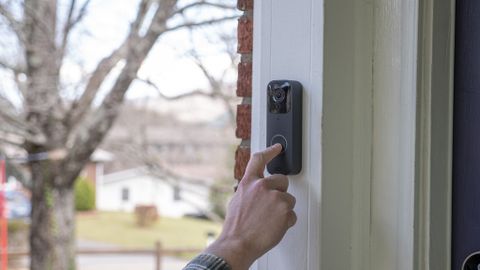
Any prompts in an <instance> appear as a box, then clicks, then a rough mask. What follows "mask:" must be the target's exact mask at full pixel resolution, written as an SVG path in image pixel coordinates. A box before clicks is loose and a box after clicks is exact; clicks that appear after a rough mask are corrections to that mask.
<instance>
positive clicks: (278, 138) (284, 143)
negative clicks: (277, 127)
mask: <svg viewBox="0 0 480 270" xmlns="http://www.w3.org/2000/svg"><path fill="white" fill-rule="evenodd" d="M276 143H279V144H281V145H282V152H280V153H284V152H285V151H286V150H287V146H288V143H287V139H285V137H283V136H282V135H280V134H277V135H275V136H273V137H272V139H271V140H270V145H274V144H276Z"/></svg>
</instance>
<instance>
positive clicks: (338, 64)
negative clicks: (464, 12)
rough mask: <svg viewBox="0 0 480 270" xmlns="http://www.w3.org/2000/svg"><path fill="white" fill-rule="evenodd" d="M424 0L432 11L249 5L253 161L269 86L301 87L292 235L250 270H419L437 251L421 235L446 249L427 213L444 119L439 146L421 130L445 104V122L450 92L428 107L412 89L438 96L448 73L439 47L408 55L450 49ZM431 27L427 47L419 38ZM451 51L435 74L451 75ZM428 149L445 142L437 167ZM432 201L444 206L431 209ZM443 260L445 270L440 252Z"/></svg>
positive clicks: (411, 4)
mask: <svg viewBox="0 0 480 270" xmlns="http://www.w3.org/2000/svg"><path fill="white" fill-rule="evenodd" d="M429 1H435V2H439V1H438V0H425V1H420V0H373V1H356V0H343V1H339V0H322V1H319V0H299V1H288V0H265V1H255V11H254V23H255V25H254V56H253V59H254V60H253V62H254V66H253V72H254V74H253V99H252V104H253V109H252V110H253V111H252V115H253V117H252V150H253V151H256V150H259V149H263V148H264V147H265V112H266V106H265V104H266V95H265V88H266V85H267V83H268V82H269V81H270V80H273V79H296V80H299V81H300V82H302V84H303V85H304V87H305V93H304V96H305V100H304V107H305V108H304V157H303V158H304V166H303V168H304V170H303V172H302V173H301V174H300V175H299V176H295V177H291V178H290V180H291V189H290V191H291V192H292V193H293V194H294V195H295V196H296V197H297V207H296V211H297V214H298V217H299V219H298V224H297V225H296V226H295V227H294V228H293V229H292V230H291V231H289V232H288V233H287V235H286V236H285V239H284V240H283V241H282V242H281V243H280V245H279V246H277V247H276V248H275V249H274V250H272V251H271V252H269V253H267V254H266V255H265V256H264V257H262V258H261V259H260V260H259V261H258V262H257V263H256V265H255V266H254V267H253V269H257V270H266V269H275V270H287V269H322V270H330V269H357V270H367V269H368V270H370V269H371V270H384V269H391V270H413V269H418V270H420V269H421V270H424V269H426V268H422V267H420V265H422V266H424V265H426V264H422V263H420V261H431V260H433V259H435V258H434V256H433V255H432V254H431V253H432V249H430V246H431V245H432V244H434V242H435V241H436V240H434V239H430V238H426V237H427V235H428V234H429V233H431V232H436V233H437V234H438V235H442V237H440V238H441V239H442V240H441V241H440V242H442V241H443V242H442V243H443V244H445V245H449V242H448V241H449V240H448V237H449V234H448V233H447V230H449V228H450V227H449V226H450V225H449V224H446V223H448V221H445V220H443V221H442V220H440V222H441V224H440V225H439V226H436V225H434V224H433V222H436V221H432V220H430V218H431V212H430V207H431V204H432V203H435V202H436V203H443V205H446V204H448V203H449V201H446V200H447V198H448V196H449V192H450V191H449V190H450V189H451V188H450V187H449V186H448V185H449V184H448V183H449V182H448V177H449V172H450V168H449V167H448V164H449V163H448V162H449V161H450V152H451V151H450V148H449V146H450V145H449V143H451V142H450V141H449V140H450V139H451V118H448V121H445V125H443V126H442V127H441V128H440V129H441V134H443V135H441V136H435V135H434V132H435V133H436V132H437V131H439V130H434V129H430V128H429V127H424V126H422V125H427V126H429V125H433V123H436V122H435V121H438V119H439V117H436V116H432V114H434V112H435V110H438V109H439V108H441V106H442V105H445V104H449V105H448V106H450V107H448V110H447V112H446V113H445V114H443V116H447V117H448V115H449V114H448V113H449V112H451V103H449V102H451V92H448V91H449V89H450V90H451V88H449V83H451V81H449V80H447V81H446V82H447V86H445V88H444V89H446V92H445V91H443V92H441V93H439V95H438V96H437V94H436V93H437V92H436V93H433V92H421V91H420V92H417V89H419V87H420V88H421V89H434V88H435V89H436V86H434V84H439V83H442V82H443V83H445V81H444V80H442V78H447V79H448V78H451V77H448V76H449V75H451V69H449V68H448V67H450V66H448V65H447V71H445V70H437V69H438V68H436V67H434V63H435V61H437V62H438V61H439V59H440V58H442V57H443V56H442V55H440V52H442V49H445V48H446V47H441V46H437V47H435V46H434V48H433V50H432V54H431V55H429V54H428V52H426V51H425V50H424V48H423V47H422V48H420V50H421V51H420V54H418V55H417V51H418V49H419V39H418V37H419V36H420V38H421V41H422V43H421V44H434V43H435V42H433V40H435V39H436V38H438V37H440V39H441V37H443V38H445V39H446V40H448V39H449V38H450V40H451V30H452V29H447V30H446V31H445V30H443V31H441V30H440V25H441V24H440V23H437V24H436V23H435V21H434V20H433V21H431V23H430V24H429V20H430V19H429V18H428V16H427V15H428V14H432V15H433V14H437V13H436V12H439V11H438V10H440V9H441V10H442V12H447V13H448V12H451V11H452V10H451V9H448V7H447V6H448V5H447V6H444V5H445V4H438V3H436V4H435V5H433V4H431V3H430V4H429V3H428V2H429ZM452 1H453V0H451V2H452ZM451 2H450V4H451ZM420 3H422V6H421V8H420V6H419V4H420ZM451 7H452V6H451V5H450V8H451ZM419 8H420V11H421V12H422V13H421V16H420V17H421V19H422V21H419ZM437 8H438V10H437ZM440 13H441V12H439V13H438V14H440ZM432 18H434V17H432ZM425 20H426V21H425ZM429 25H430V26H431V25H433V28H432V29H433V30H432V33H435V35H432V37H431V38H432V40H429V37H428V36H424V35H426V34H427V32H425V29H424V27H427V28H428V27H429ZM419 27H421V28H420V32H419ZM437 30H438V31H439V32H438V33H439V34H438V35H437V32H436V31H437ZM449 31H450V32H449ZM449 35H450V36H449ZM424 38H425V40H424ZM451 45H452V44H449V46H451ZM447 47H448V46H447ZM448 48H450V49H451V47H448ZM447 51H448V50H447ZM449 52H450V54H449V55H448V57H447V60H445V62H441V61H440V62H438V63H440V64H442V63H443V64H445V63H446V64H451V63H452V62H449V61H451V51H449ZM418 56H420V57H421V58H419V57H418ZM419 63H420V64H421V65H424V66H419ZM417 68H419V69H418V75H419V77H418V78H417ZM436 70H437V71H436ZM430 73H431V74H432V78H433V79H432V80H431V81H426V80H425V77H424V76H425V74H430ZM442 76H443V77H442ZM429 91H430V90H429ZM417 94H419V95H420V96H419V100H418V101H419V105H418V107H417ZM424 95H426V97H428V99H425V98H424ZM417 108H418V114H417ZM425 117H426V118H425ZM439 132H440V131H439ZM417 136H418V140H419V141H417ZM434 142H439V143H443V144H442V145H443V146H441V147H440V148H441V149H444V151H443V152H442V153H443V155H442V158H441V159H433V158H432V156H431V153H432V152H431V151H432V150H433V148H432V147H430V143H432V144H433V143H434ZM417 143H418V145H419V146H418V148H416V144H417ZM442 147H443V148H442ZM416 162H417V163H416ZM416 165H418V166H416ZM441 166H444V167H445V166H446V168H444V170H439V168H441ZM416 168H423V169H422V170H421V171H420V170H416ZM433 174H437V176H439V175H440V176H442V177H443V178H442V179H443V180H442V181H443V185H442V186H441V187H440V188H439V187H437V188H436V190H434V189H433V188H432V187H431V185H430V184H429V183H430V182H425V181H423V180H422V179H427V178H428V179H431V177H433ZM419 181H423V182H421V185H418V184H416V183H420V182H419ZM416 191H417V193H416ZM438 191H440V193H441V194H443V195H444V197H443V198H441V197H438V198H434V197H435V196H436V195H437V192H438ZM432 193H435V194H434V195H435V196H432ZM415 195H417V196H415ZM419 196H426V197H422V198H426V200H418V198H419ZM445 196H446V197H445ZM416 198H417V200H415V199H416ZM434 200H436V201H435V202H434ZM418 209H420V210H418ZM448 211H449V210H448V209H447V211H446V213H444V216H443V218H444V219H446V218H447V216H448V215H449V212H448ZM421 216H422V217H423V218H424V219H420V217H421ZM416 221H417V222H416ZM442 224H443V225H442ZM427 228H428V229H427ZM422 237H423V238H422ZM421 239H424V240H421ZM440 242H439V241H436V242H435V243H440ZM436 251H438V249H437V250H436ZM436 251H435V252H436ZM443 252H444V253H443V254H444V255H446V257H445V258H444V259H443V260H440V261H441V262H442V263H445V264H444V266H446V265H448V264H447V262H448V261H449V254H446V252H449V248H448V247H446V248H445V249H444V250H443ZM427 257H428V258H427ZM431 265H433V264H431ZM431 269H432V270H433V269H440V268H433V267H432V268H431ZM443 269H445V270H446V269H447V268H443Z"/></svg>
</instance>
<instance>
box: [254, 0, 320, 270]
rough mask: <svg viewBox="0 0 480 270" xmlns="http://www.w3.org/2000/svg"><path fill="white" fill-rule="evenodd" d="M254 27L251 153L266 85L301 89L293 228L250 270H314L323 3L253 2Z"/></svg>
mask: <svg viewBox="0 0 480 270" xmlns="http://www.w3.org/2000/svg"><path fill="white" fill-rule="evenodd" d="M254 22H255V26H254V55H253V59H254V60H253V62H254V66H253V70H254V73H253V99H252V106H253V107H252V108H253V109H252V115H253V118H252V134H253V136H252V150H253V151H256V150H259V149H263V148H265V137H266V136H265V135H266V134H265V116H266V115H265V113H266V107H265V104H266V92H265V91H266V86H267V84H268V82H269V81H270V80H273V79H292V80H298V81H300V82H302V84H303V86H304V123H303V124H304V125H303V128H304V139H303V143H304V145H303V161H304V167H303V170H302V172H301V173H300V174H299V175H298V176H295V177H290V188H289V191H290V192H291V193H293V194H294V195H295V196H296V197H297V206H296V209H295V210H296V212H297V216H298V222H297V224H296V225H295V227H293V228H292V229H291V230H290V231H289V232H288V233H287V235H285V237H284V239H283V240H282V242H281V244H280V245H278V246H277V247H276V248H274V249H273V250H272V251H270V252H269V253H268V254H267V255H266V256H264V257H263V258H262V259H260V260H259V261H258V264H256V265H255V266H254V267H253V268H254V269H259V270H264V269H318V265H319V245H320V238H319V231H320V227H319V226H320V213H319V212H320V192H321V190H320V185H321V181H320V179H321V168H320V165H321V117H322V115H321V110H322V106H321V104H322V85H323V80H322V68H323V60H322V57H323V1H318V0H299V1H289V0H265V1H263V0H262V1H255V8H254ZM308 164H315V166H310V165H308Z"/></svg>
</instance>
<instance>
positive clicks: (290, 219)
mask: <svg viewBox="0 0 480 270" xmlns="http://www.w3.org/2000/svg"><path fill="white" fill-rule="evenodd" d="M297 219H298V218H297V214H296V213H295V211H290V212H288V223H289V224H288V225H289V226H290V227H292V226H293V225H295V223H297Z"/></svg>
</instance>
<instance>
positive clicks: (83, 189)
mask: <svg viewBox="0 0 480 270" xmlns="http://www.w3.org/2000/svg"><path fill="white" fill-rule="evenodd" d="M75 209H76V210H77V211H90V210H93V209H95V186H94V185H93V183H92V182H91V181H89V180H88V179H86V178H78V179H77V180H76V181H75Z"/></svg>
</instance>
